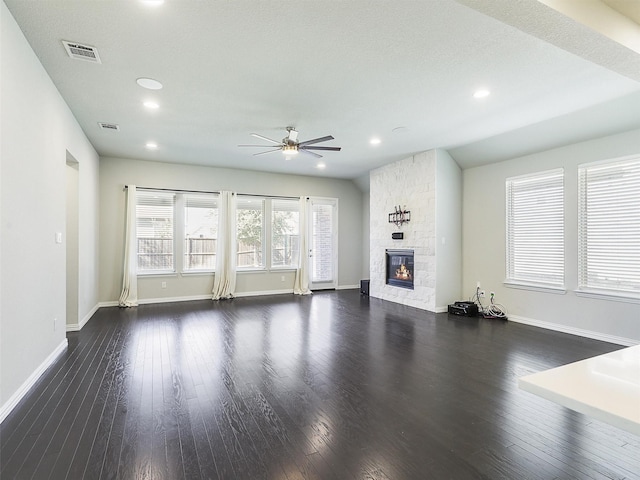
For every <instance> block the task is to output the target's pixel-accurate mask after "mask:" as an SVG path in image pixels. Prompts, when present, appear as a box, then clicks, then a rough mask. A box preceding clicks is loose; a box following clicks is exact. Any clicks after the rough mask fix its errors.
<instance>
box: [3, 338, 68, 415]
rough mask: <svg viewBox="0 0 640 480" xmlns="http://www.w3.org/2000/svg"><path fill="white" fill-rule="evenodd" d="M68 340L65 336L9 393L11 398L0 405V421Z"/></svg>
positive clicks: (65, 347) (64, 347)
mask: <svg viewBox="0 0 640 480" xmlns="http://www.w3.org/2000/svg"><path fill="white" fill-rule="evenodd" d="M68 345H69V342H68V341H67V339H66V338H65V339H64V340H63V341H62V342H60V344H59V345H58V346H57V347H56V348H55V350H54V351H53V352H51V353H50V354H49V356H48V357H47V358H46V359H45V360H44V362H42V363H41V364H40V366H39V367H38V368H36V369H35V370H34V372H33V373H32V374H31V375H30V376H29V378H27V380H26V381H25V382H24V383H23V384H22V385H20V388H18V390H16V392H15V393H14V394H13V395H11V398H9V400H7V401H6V402H5V404H4V405H2V407H0V423H2V422H3V421H4V419H5V418H7V415H9V414H10V413H11V411H12V410H13V409H14V408H15V407H16V405H18V403H19V402H20V400H22V398H23V397H24V396H25V395H26V394H27V393H29V390H31V388H32V387H33V386H34V385H35V383H36V382H37V381H38V379H39V378H40V376H41V375H42V374H43V373H44V371H45V370H46V369H47V368H49V367H50V366H51V364H52V363H53V362H54V361H55V360H56V359H57V358H58V357H59V356H60V354H61V353H62V352H64V351H65V350H66V349H67V346H68Z"/></svg>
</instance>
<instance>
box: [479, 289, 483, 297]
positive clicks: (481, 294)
mask: <svg viewBox="0 0 640 480" xmlns="http://www.w3.org/2000/svg"><path fill="white" fill-rule="evenodd" d="M479 296H480V298H484V290H480V294H479Z"/></svg>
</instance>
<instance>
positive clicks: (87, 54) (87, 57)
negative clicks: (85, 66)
mask: <svg viewBox="0 0 640 480" xmlns="http://www.w3.org/2000/svg"><path fill="white" fill-rule="evenodd" d="M62 44H63V45H64V49H65V50H66V51H67V53H68V54H69V56H70V57H71V58H75V59H76V60H84V61H86V62H93V63H102V62H101V61H100V55H98V49H97V48H95V47H92V46H90V45H82V44H80V43H74V42H67V41H66V40H63V41H62Z"/></svg>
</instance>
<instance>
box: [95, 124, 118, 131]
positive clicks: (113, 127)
mask: <svg viewBox="0 0 640 480" xmlns="http://www.w3.org/2000/svg"><path fill="white" fill-rule="evenodd" d="M98 125H100V128H101V129H102V130H115V131H118V130H120V125H118V124H115V123H107V122H98Z"/></svg>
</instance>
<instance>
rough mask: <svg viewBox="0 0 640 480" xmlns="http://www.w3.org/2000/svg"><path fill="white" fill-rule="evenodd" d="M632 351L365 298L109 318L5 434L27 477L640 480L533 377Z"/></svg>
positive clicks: (87, 334) (10, 473)
mask: <svg viewBox="0 0 640 480" xmlns="http://www.w3.org/2000/svg"><path fill="white" fill-rule="evenodd" d="M619 348H621V347H620V346H617V345H612V344H607V343H603V342H599V341H595V340H589V339H585V338H580V337H573V336H571V335H565V334H561V333H557V332H551V331H545V330H541V329H537V328H533V327H529V326H525V325H520V324H515V323H509V322H504V321H499V320H482V319H474V318H461V317H449V316H448V315H447V314H438V315H435V314H431V313H429V312H425V311H422V310H417V309H414V308H411V307H404V306H402V305H397V304H393V303H388V302H384V301H382V300H378V299H374V298H369V297H362V296H360V295H359V293H358V292H357V291H355V290H351V291H339V292H324V293H316V294H314V295H313V296H310V297H294V296H289V295H280V296H273V297H253V298H240V299H235V300H232V301H224V302H219V303H216V302H211V301H197V302H188V303H174V304H161V305H146V306H140V307H138V308H132V309H125V310H122V309H118V308H104V309H101V310H99V311H98V312H97V313H96V315H95V316H94V317H93V318H92V319H91V321H90V322H89V323H88V324H87V325H86V326H85V327H84V328H83V330H82V331H81V332H78V333H71V334H69V348H68V350H67V351H66V353H65V354H63V355H62V356H61V357H60V358H59V359H58V360H57V361H56V363H55V364H54V365H53V366H52V368H50V369H49V370H48V371H47V372H46V373H45V374H44V375H43V377H42V378H41V379H40V381H39V382H38V384H37V385H36V386H35V387H34V388H33V390H32V391H31V392H30V393H29V395H28V396H27V397H26V398H25V399H24V400H23V401H22V402H21V403H20V405H18V407H17V408H16V409H15V410H14V411H13V412H12V413H11V414H10V416H9V417H7V419H6V420H5V421H4V423H3V424H2V426H1V452H0V467H1V470H0V478H1V479H2V480H9V479H38V480H40V479H43V480H44V479H74V480H76V479H92V480H93V479H116V478H118V479H168V480H174V479H187V480H192V479H200V478H203V479H205V478H206V479H225V480H226V479H249V480H253V479H263V478H264V479H289V480H293V479H306V478H315V479H351V478H354V479H392V480H396V479H397V480H402V479H438V480H439V479H447V478H450V479H456V480H463V479H499V478H504V479H527V478H528V479H556V478H558V479H639V478H640V438H639V437H637V436H634V435H632V434H630V433H626V432H624V431H622V430H618V429H616V428H614V427H611V426H609V425H606V424H604V423H601V422H598V421H595V420H593V419H591V418H589V417H586V416H584V415H581V414H578V413H575V412H573V411H570V410H568V409H566V408H563V407H560V406H558V405H556V404H553V403H551V402H548V401H546V400H543V399H541V398H538V397H536V396H534V395H532V394H529V393H527V392H523V391H521V390H519V389H518V387H517V378H518V377H519V376H522V375H525V374H528V373H532V372H537V371H540V370H544V369H547V368H551V367H555V366H558V365H562V364H566V363H569V362H573V361H577V360H582V359H584V358H587V357H591V356H594V355H598V354H602V353H606V352H610V351H613V350H617V349H619Z"/></svg>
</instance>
